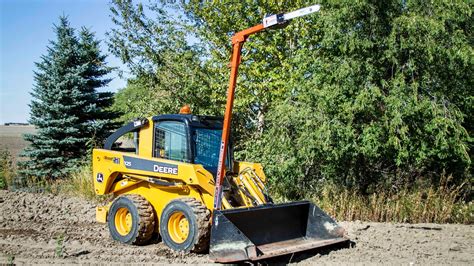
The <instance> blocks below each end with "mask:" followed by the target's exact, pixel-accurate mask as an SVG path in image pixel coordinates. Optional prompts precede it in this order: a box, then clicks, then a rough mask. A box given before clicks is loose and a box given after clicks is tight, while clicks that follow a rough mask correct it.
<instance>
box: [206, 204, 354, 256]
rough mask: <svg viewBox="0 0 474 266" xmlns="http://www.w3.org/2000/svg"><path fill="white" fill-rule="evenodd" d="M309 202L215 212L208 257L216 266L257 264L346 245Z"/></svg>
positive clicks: (341, 233)
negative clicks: (338, 244) (311, 250)
mask: <svg viewBox="0 0 474 266" xmlns="http://www.w3.org/2000/svg"><path fill="white" fill-rule="evenodd" d="M344 233H345V230H344V229H343V228H342V227H341V226H339V225H338V224H337V223H336V222H335V221H334V220H333V219H331V217H329V216H328V215H327V214H326V213H324V212H323V211H322V210H321V209H320V208H318V207H317V206H315V205H314V204H312V203H311V202H309V201H299V202H291V203H285V204H278V205H262V206H258V207H252V208H238V209H229V210H216V211H214V214H213V223H212V229H211V243H210V249H209V255H210V257H211V259H212V260H214V261H215V262H236V261H245V260H252V261H254V260H260V259H265V258H270V257H275V256H280V255H284V254H290V253H295V252H299V251H303V250H308V249H313V248H317V247H322V246H327V245H332V244H335V243H340V242H345V241H348V240H349V239H347V238H346V237H344Z"/></svg>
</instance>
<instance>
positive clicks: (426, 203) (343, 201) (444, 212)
mask: <svg viewBox="0 0 474 266" xmlns="http://www.w3.org/2000/svg"><path fill="white" fill-rule="evenodd" d="M467 185H468V184H466V183H464V184H461V185H458V186H450V185H448V182H447V179H443V180H442V181H441V182H440V184H439V186H437V187H430V188H428V189H409V188H406V189H404V190H402V191H399V192H398V193H396V194H393V193H389V192H386V191H383V190H381V191H380V192H379V193H374V194H372V195H368V196H363V195H360V194H359V193H357V192H356V191H352V190H349V189H344V188H338V187H335V186H326V187H325V188H324V189H323V192H322V193H321V195H320V196H319V197H317V198H315V202H316V203H317V204H318V205H319V207H321V208H322V209H324V210H325V211H326V212H328V213H329V214H330V215H332V216H333V217H335V218H336V219H338V220H345V221H353V220H363V221H374V222H404V223H464V224H472V223H473V222H474V205H473V203H472V201H471V202H465V201H464V200H463V199H464V198H465V192H466V190H467V189H468V188H467V187H466V186H467Z"/></svg>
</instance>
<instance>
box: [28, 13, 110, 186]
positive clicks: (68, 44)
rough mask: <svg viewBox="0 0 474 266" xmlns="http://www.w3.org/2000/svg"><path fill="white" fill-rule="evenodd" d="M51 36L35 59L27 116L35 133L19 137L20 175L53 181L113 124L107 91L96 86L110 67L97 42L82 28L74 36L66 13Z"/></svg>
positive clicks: (69, 169)
mask: <svg viewBox="0 0 474 266" xmlns="http://www.w3.org/2000/svg"><path fill="white" fill-rule="evenodd" d="M54 29H55V33H56V38H57V39H56V40H55V41H51V42H50V45H49V46H48V50H47V54H46V55H43V56H42V57H41V61H40V62H39V63H36V67H37V69H38V70H37V71H36V72H35V73H34V74H35V77H34V80H35V86H34V88H33V92H32V93H31V95H32V96H33V100H32V102H31V104H30V108H31V111H30V115H31V117H30V120H29V122H30V123H31V124H33V125H34V126H35V127H36V129H37V132H36V133H35V134H28V135H25V137H24V138H25V140H27V141H29V142H30V146H29V147H28V148H27V149H25V151H24V152H23V154H22V155H23V156H24V157H28V158H29V161H26V162H23V163H21V165H20V166H21V173H22V174H23V175H24V176H30V177H31V176H34V177H36V178H40V179H43V178H46V179H56V178H62V177H65V176H67V175H68V174H69V173H71V172H72V171H74V170H75V167H76V166H77V164H78V163H79V162H80V160H81V159H82V158H83V156H85V155H86V154H87V151H88V150H89V147H88V146H89V145H90V144H91V143H92V142H96V143H97V142H100V141H102V140H103V138H104V137H105V136H106V135H107V134H108V133H109V131H110V129H111V128H112V127H114V126H115V124H114V123H113V122H112V119H114V118H115V117H116V113H113V112H110V111H107V107H109V106H111V105H112V96H113V95H112V94H111V93H99V92H97V88H100V87H103V86H105V85H107V84H108V83H109V82H110V79H107V78H105V76H106V75H107V74H108V73H110V71H111V69H110V68H109V67H107V66H106V64H105V58H106V57H105V56H104V55H102V54H101V53H100V49H99V41H97V40H96V39H95V38H94V34H93V33H91V32H90V31H89V30H87V29H84V28H83V29H82V30H81V31H80V33H79V36H76V34H75V30H74V29H73V28H72V27H71V26H70V24H69V22H68V20H67V18H66V17H60V22H59V24H58V25H56V26H55V28H54Z"/></svg>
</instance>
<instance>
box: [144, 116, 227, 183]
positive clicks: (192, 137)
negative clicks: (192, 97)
mask: <svg viewBox="0 0 474 266" xmlns="http://www.w3.org/2000/svg"><path fill="white" fill-rule="evenodd" d="M152 119H153V121H154V125H155V126H154V141H153V143H154V147H153V156H154V157H157V158H164V159H169V160H174V161H182V162H186V163H191V164H201V165H202V166H203V167H204V168H205V169H206V170H208V171H209V172H211V173H212V174H213V175H214V176H215V175H216V174H217V164H218V161H219V152H220V143H221V137H222V120H223V118H222V117H215V116H200V115H192V114H175V115H159V116H154V117H153V118H152ZM231 161H232V157H231V149H228V152H227V158H226V162H231ZM227 169H230V167H229V165H227Z"/></svg>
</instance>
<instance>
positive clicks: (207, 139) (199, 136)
mask: <svg viewBox="0 0 474 266" xmlns="http://www.w3.org/2000/svg"><path fill="white" fill-rule="evenodd" d="M221 136H222V130H220V129H209V128H195V141H194V143H195V145H196V147H195V148H196V149H195V150H196V154H195V157H194V163H196V164H202V166H203V167H204V168H205V169H206V170H208V171H210V172H211V173H212V174H214V176H215V175H216V173H217V164H218V161H219V152H220V143H221ZM229 152H230V151H229V150H228V149H227V154H229ZM226 159H227V158H226ZM226 161H228V160H226Z"/></svg>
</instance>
